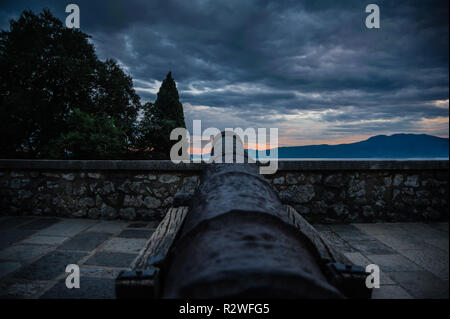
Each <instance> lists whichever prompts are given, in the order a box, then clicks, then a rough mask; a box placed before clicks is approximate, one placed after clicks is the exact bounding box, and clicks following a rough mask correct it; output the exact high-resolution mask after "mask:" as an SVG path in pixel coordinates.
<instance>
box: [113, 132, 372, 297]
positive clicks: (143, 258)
mask: <svg viewBox="0 0 450 319" xmlns="http://www.w3.org/2000/svg"><path fill="white" fill-rule="evenodd" d="M222 141H224V142H222ZM227 143H228V145H229V144H230V143H231V144H232V146H233V147H232V148H231V149H232V151H231V153H230V150H229V149H230V148H229V147H228V148H227V147H225V146H226V145H227ZM243 149H244V148H243V144H242V141H241V140H240V139H239V137H238V136H236V135H234V134H225V133H222V134H221V135H219V136H218V137H216V139H215V140H214V144H213V149H212V153H211V154H212V155H211V157H212V160H211V162H212V163H211V164H206V165H205V168H204V169H203V172H202V175H201V179H200V184H199V186H198V188H197V190H196V193H195V194H194V195H193V196H191V197H189V196H185V197H183V195H180V197H181V200H178V201H179V202H180V203H179V205H181V206H179V207H174V208H171V209H170V210H169V212H168V213H167V215H166V217H165V218H164V220H163V221H162V222H161V224H160V225H159V227H158V228H157V230H156V231H155V233H154V234H153V236H152V238H151V239H150V240H149V242H148V245H147V248H146V249H145V250H144V251H143V253H142V254H141V255H140V256H139V258H138V259H137V260H136V262H135V264H134V265H133V270H131V271H124V272H122V273H121V274H120V275H119V276H118V278H117V279H116V295H117V297H118V298H308V299H309V298H370V290H369V289H368V288H366V285H365V279H366V276H367V274H366V273H365V270H364V268H362V267H359V266H355V265H352V264H351V263H350V262H349V261H348V260H347V259H346V258H345V257H344V256H343V255H341V254H340V253H338V252H336V251H334V250H333V249H332V248H331V247H330V246H329V245H327V243H326V241H324V240H323V238H322V237H321V236H320V234H319V233H318V232H317V231H316V230H315V229H314V228H313V226H311V225H310V224H309V223H308V222H307V221H306V220H305V219H303V218H302V217H301V216H300V215H299V214H298V213H297V212H296V211H295V210H294V209H293V208H292V207H290V206H288V205H283V202H282V201H281V200H280V198H279V196H278V193H277V192H276V191H275V190H274V189H273V188H272V186H271V185H270V183H269V182H268V181H267V180H266V179H265V178H264V177H263V176H262V175H260V174H259V171H258V165H256V164H255V163H251V162H250V161H249V158H248V156H247V154H246V153H245V152H243ZM237 150H238V151H237ZM227 156H228V158H230V156H231V158H233V162H234V163H233V164H229V163H223V160H224V159H225V158H226V157H227ZM183 202H184V203H183Z"/></svg>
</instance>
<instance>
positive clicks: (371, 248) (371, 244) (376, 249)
mask: <svg viewBox="0 0 450 319" xmlns="http://www.w3.org/2000/svg"><path fill="white" fill-rule="evenodd" d="M350 245H351V246H352V247H353V248H355V249H356V250H358V251H359V252H361V253H363V255H388V254H395V253H396V252H395V251H394V250H392V249H391V248H389V247H388V246H386V245H384V244H383V243H381V242H379V241H378V240H368V241H355V242H353V243H350Z"/></svg>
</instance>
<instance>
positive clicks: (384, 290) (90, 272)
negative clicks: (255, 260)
mask: <svg viewBox="0 0 450 319" xmlns="http://www.w3.org/2000/svg"><path fill="white" fill-rule="evenodd" d="M156 226H157V223H156V222H130V221H101V220H86V219H64V218H55V217H47V218H46V217H13V216H11V217H7V216H6V217H1V218H0V298H114V278H115V277H116V276H117V274H118V273H119V271H120V270H122V269H127V268H128V267H129V266H130V264H131V263H132V261H133V260H134V259H135V258H136V257H137V255H138V253H139V251H140V250H141V249H143V247H144V245H145V243H146V241H147V239H148V238H149V237H150V236H151V234H152V232H153V231H154V229H155V228H156ZM315 226H316V228H317V229H318V230H319V231H320V232H321V233H322V234H323V235H324V236H325V238H327V239H328V240H329V242H330V243H331V245H333V246H334V247H335V248H336V249H338V250H339V251H341V252H343V253H344V254H345V255H346V256H347V257H349V258H350V259H351V260H352V261H353V262H354V263H356V264H360V265H362V266H365V265H367V264H370V263H375V264H377V265H379V266H380V268H381V270H382V274H381V285H382V286H381V288H379V289H376V290H375V291H374V293H373V298H377V299H379V298H448V287H449V283H448V280H449V269H448V264H449V262H448V261H449V255H448V246H449V238H448V228H449V227H448V223H447V222H443V223H427V224H425V223H372V224H349V225H315ZM71 263H76V264H78V265H80V272H81V283H80V285H81V287H80V289H67V288H66V287H65V284H64V279H65V276H66V275H65V267H66V266H67V265H68V264H71Z"/></svg>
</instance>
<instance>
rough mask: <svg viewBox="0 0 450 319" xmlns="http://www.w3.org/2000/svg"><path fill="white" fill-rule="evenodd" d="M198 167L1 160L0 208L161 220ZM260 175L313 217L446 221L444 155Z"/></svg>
mask: <svg viewBox="0 0 450 319" xmlns="http://www.w3.org/2000/svg"><path fill="white" fill-rule="evenodd" d="M204 165H206V164H180V165H176V164H173V163H171V162H170V161H41V160H39V161H30V160H20V161H19V160H0V196H1V198H0V209H1V212H0V214H2V215H6V214H16V215H49V216H50V215H54V216H55V215H56V216H66V217H78V218H80V217H86V218H103V219H117V218H121V219H127V220H135V219H136V220H137V219H145V220H148V219H158V220H159V219H161V218H162V216H164V214H165V212H166V211H167V208H168V207H170V206H171V205H172V203H173V196H174V195H175V193H177V192H184V193H193V192H194V191H195V188H196V186H197V185H198V183H199V176H200V173H201V169H202V167H204ZM265 177H266V178H267V179H268V180H269V181H270V182H271V183H272V185H273V186H274V188H275V189H276V190H277V191H278V192H279V194H280V196H281V198H282V199H283V200H284V201H286V202H289V203H290V204H292V205H293V206H294V207H295V208H296V209H297V211H298V212H300V213H301V214H302V215H304V216H305V217H306V218H307V219H308V220H310V221H312V222H321V223H337V222H339V223H341V222H356V221H361V222H373V221H405V220H448V211H449V206H448V200H447V197H448V178H449V176H448V161H288V162H280V163H279V170H278V172H277V173H276V174H274V175H265Z"/></svg>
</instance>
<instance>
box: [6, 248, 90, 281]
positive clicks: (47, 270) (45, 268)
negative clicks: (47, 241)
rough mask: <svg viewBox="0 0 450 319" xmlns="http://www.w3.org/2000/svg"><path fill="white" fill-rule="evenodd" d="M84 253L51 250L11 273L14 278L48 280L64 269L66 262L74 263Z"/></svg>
mask: <svg viewBox="0 0 450 319" xmlns="http://www.w3.org/2000/svg"><path fill="white" fill-rule="evenodd" d="M84 256H86V255H85V254H84V253H75V252H63V251H53V252H51V253H48V254H47V255H45V256H43V257H41V258H40V259H38V260H37V261H35V262H34V263H32V264H30V265H28V266H25V267H23V268H22V269H20V270H19V271H17V272H15V273H14V274H13V277H14V278H21V279H29V280H50V279H54V278H55V277H56V276H58V275H60V274H62V273H64V272H65V271H66V266H67V265H68V264H76V263H77V262H78V261H79V260H80V259H81V258H83V257H84Z"/></svg>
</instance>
